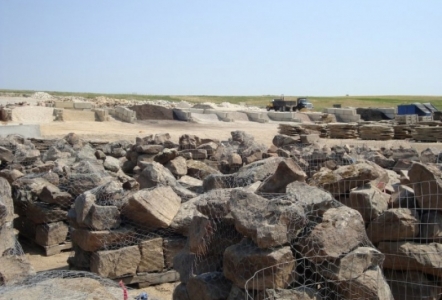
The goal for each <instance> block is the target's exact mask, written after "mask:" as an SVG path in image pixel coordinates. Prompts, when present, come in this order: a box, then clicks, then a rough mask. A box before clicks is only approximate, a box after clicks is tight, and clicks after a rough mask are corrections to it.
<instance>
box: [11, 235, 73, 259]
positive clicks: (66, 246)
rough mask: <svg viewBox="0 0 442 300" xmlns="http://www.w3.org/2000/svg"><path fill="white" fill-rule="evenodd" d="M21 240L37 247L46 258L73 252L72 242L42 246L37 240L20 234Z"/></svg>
mask: <svg viewBox="0 0 442 300" xmlns="http://www.w3.org/2000/svg"><path fill="white" fill-rule="evenodd" d="M18 235H19V236H20V237H21V238H23V239H25V240H26V241H28V242H29V243H31V244H32V245H34V246H36V247H37V248H39V249H42V250H43V251H44V255H45V256H53V255H57V254H60V253H61V252H64V251H70V250H72V242H71V241H64V242H63V243H61V244H58V245H51V246H42V245H40V244H39V243H37V242H36V241H35V240H33V239H31V238H30V237H29V236H26V235H23V234H20V233H19V234H18Z"/></svg>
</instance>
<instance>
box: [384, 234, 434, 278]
mask: <svg viewBox="0 0 442 300" xmlns="http://www.w3.org/2000/svg"><path fill="white" fill-rule="evenodd" d="M377 248H378V249H379V251H381V252H382V253H383V254H384V255H385V261H384V265H383V267H384V269H391V270H397V271H399V270H403V271H407V272H409V271H420V272H422V273H426V274H430V275H435V276H438V277H442V267H441V266H442V244H438V243H430V244H417V243H413V242H407V241H402V242H380V243H379V245H378V247H377Z"/></svg>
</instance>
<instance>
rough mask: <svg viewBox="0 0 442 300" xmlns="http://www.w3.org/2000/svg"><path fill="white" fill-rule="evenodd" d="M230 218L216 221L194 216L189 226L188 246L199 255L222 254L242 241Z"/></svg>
mask: <svg viewBox="0 0 442 300" xmlns="http://www.w3.org/2000/svg"><path fill="white" fill-rule="evenodd" d="M242 238H243V236H242V235H241V234H239V233H238V232H236V231H235V227H234V225H233V224H232V221H231V220H230V219H220V220H216V221H214V220H213V219H208V218H207V217H204V216H202V217H194V218H193V220H192V223H191V224H190V227H189V238H188V248H189V250H190V251H191V252H192V253H195V254H197V255H207V256H208V255H213V256H217V255H218V256H222V254H223V252H224V250H225V249H226V248H227V247H229V246H231V245H233V244H235V243H238V242H240V241H241V239H242Z"/></svg>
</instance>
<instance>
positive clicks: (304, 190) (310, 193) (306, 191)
mask: <svg viewBox="0 0 442 300" xmlns="http://www.w3.org/2000/svg"><path fill="white" fill-rule="evenodd" d="M286 193H287V196H288V199H290V200H291V201H293V202H295V203H299V204H300V205H301V206H302V207H303V208H304V211H305V212H306V213H307V214H308V215H310V214H312V213H313V214H318V215H321V216H322V214H323V213H324V212H325V211H327V210H328V209H330V208H332V207H336V205H337V204H338V202H337V201H336V200H335V199H334V198H333V197H332V195H331V194H330V193H329V192H326V191H323V190H321V189H319V188H317V187H315V186H310V185H308V184H306V183H304V182H298V181H295V182H292V183H290V184H288V185H287V188H286Z"/></svg>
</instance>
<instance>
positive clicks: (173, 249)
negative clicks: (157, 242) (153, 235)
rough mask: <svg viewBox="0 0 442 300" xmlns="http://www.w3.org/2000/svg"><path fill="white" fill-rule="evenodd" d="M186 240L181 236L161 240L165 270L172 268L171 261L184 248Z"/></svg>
mask: <svg viewBox="0 0 442 300" xmlns="http://www.w3.org/2000/svg"><path fill="white" fill-rule="evenodd" d="M186 243H187V238H185V237H183V236H171V237H165V238H163V252H164V265H165V267H166V269H170V268H172V267H173V259H174V257H175V255H177V254H178V253H179V252H180V251H182V250H183V249H184V248H185V247H186Z"/></svg>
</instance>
